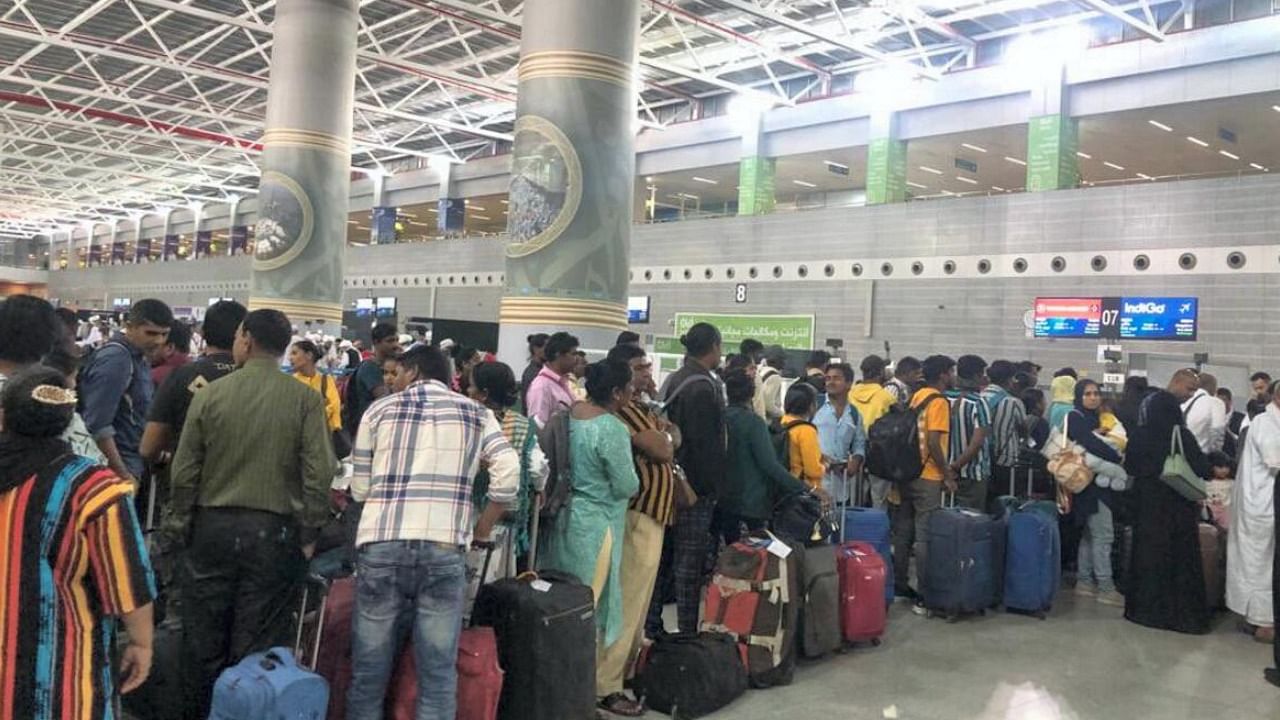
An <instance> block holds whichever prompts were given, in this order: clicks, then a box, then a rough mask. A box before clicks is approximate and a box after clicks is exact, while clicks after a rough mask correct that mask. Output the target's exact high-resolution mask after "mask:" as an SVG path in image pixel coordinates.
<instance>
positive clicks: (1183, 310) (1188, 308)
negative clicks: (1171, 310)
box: [1178, 302, 1191, 315]
mask: <svg viewBox="0 0 1280 720" xmlns="http://www.w3.org/2000/svg"><path fill="white" fill-rule="evenodd" d="M1178 312H1180V313H1182V314H1183V315H1186V314H1187V313H1189V312H1191V303H1189V302H1186V303H1182V307H1181V308H1179V310H1178Z"/></svg>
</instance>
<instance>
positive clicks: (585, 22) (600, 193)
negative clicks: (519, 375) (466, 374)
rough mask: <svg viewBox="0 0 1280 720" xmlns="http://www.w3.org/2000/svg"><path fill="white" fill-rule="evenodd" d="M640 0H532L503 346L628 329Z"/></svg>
mask: <svg viewBox="0 0 1280 720" xmlns="http://www.w3.org/2000/svg"><path fill="white" fill-rule="evenodd" d="M639 21H640V2H639V0H610V1H609V2H601V1H600V0H527V2H526V3H525V5H524V14H523V22H524V31H523V33H522V34H521V47H520V67H519V79H520V89H519V94H518V97H519V104H518V107H517V112H516V124H515V147H514V157H513V159H512V170H511V186H510V197H509V202H510V205H509V206H508V213H509V214H508V216H507V233H508V241H507V243H508V244H507V248H506V256H507V262H506V285H505V288H504V290H503V298H502V303H501V306H500V310H499V321H500V322H501V324H502V330H501V335H500V339H499V355H500V356H501V358H502V359H503V360H504V361H505V362H507V363H510V364H512V365H513V366H516V367H519V366H522V364H523V362H524V360H525V356H526V350H527V348H526V345H525V338H526V337H527V336H528V335H529V334H530V333H535V332H555V331H558V330H567V331H570V332H572V333H574V334H575V335H577V337H578V339H579V340H580V341H581V342H582V347H583V348H585V349H599V350H605V349H608V348H610V347H613V344H614V340H615V339H616V337H617V333H618V331H620V330H624V329H626V327H627V271H628V248H629V245H630V240H631V215H632V212H633V208H632V205H633V203H634V198H633V192H634V188H635V96H634V92H635V63H636V39H637V35H638V30H639Z"/></svg>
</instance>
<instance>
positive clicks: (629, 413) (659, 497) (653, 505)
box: [618, 402, 675, 526]
mask: <svg viewBox="0 0 1280 720" xmlns="http://www.w3.org/2000/svg"><path fill="white" fill-rule="evenodd" d="M618 416H619V417H620V418H622V422H624V423H626V424H627V429H628V430H630V431H631V434H632V435H636V434H637V433H641V432H644V431H645V430H657V429H658V422H657V418H655V417H654V416H653V413H651V412H650V411H649V408H647V407H645V406H644V405H642V404H641V403H638V402H633V403H631V404H630V405H628V406H627V407H624V408H622V409H621V410H619V411H618ZM632 455H634V456H635V464H636V475H639V476H640V492H638V493H636V495H635V497H633V498H631V505H630V506H629V507H630V508H631V509H632V510H635V511H637V512H642V513H644V514H645V515H648V516H649V517H651V518H653V519H654V520H655V521H657V522H658V523H659V524H661V525H663V526H668V525H670V524H671V523H672V520H673V518H674V517H675V478H674V476H673V475H672V470H671V463H660V462H654V461H652V460H650V459H648V458H646V457H645V456H644V455H642V454H641V453H638V452H633V453H632Z"/></svg>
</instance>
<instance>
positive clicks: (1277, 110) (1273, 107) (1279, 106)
mask: <svg viewBox="0 0 1280 720" xmlns="http://www.w3.org/2000/svg"><path fill="white" fill-rule="evenodd" d="M1271 109H1272V110H1275V111H1276V112H1280V105H1272V106H1271Z"/></svg>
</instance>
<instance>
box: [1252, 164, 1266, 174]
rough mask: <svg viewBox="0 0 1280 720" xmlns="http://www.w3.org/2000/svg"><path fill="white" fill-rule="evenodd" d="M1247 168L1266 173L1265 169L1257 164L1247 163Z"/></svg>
mask: <svg viewBox="0 0 1280 720" xmlns="http://www.w3.org/2000/svg"><path fill="white" fill-rule="evenodd" d="M1249 167H1251V168H1253V169H1254V170H1262V171H1263V172H1266V170H1267V169H1266V168H1264V167H1262V166H1261V165H1259V164H1258V163H1249Z"/></svg>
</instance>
